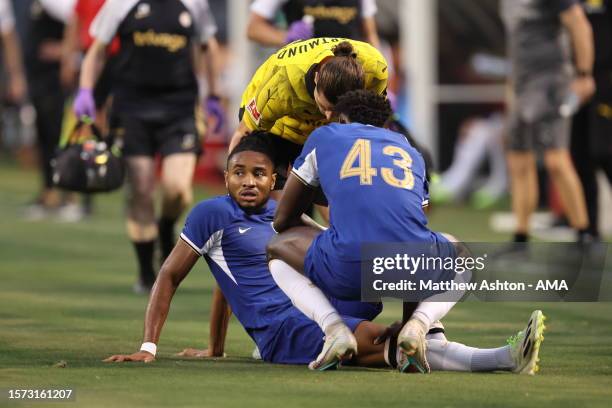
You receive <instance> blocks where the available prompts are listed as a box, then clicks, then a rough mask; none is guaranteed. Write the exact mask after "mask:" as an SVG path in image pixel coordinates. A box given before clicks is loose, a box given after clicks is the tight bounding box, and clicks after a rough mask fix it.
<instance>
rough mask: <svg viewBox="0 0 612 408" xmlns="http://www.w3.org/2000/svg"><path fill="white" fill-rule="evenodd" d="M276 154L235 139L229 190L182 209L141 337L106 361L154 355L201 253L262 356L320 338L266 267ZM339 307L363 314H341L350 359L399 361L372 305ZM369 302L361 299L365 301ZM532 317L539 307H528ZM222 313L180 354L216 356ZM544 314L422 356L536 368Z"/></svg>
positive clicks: (288, 352)
mask: <svg viewBox="0 0 612 408" xmlns="http://www.w3.org/2000/svg"><path fill="white" fill-rule="evenodd" d="M273 169H274V154H273V153H272V151H271V149H270V145H269V138H268V137H265V135H261V134H258V133H255V134H254V135H251V136H250V137H248V138H245V139H243V140H241V141H240V143H239V144H238V145H237V147H236V148H235V149H234V150H233V151H232V152H231V154H230V156H229V158H228V163H227V171H226V185H227V189H228V192H229V195H227V196H222V197H217V198H213V199H209V200H205V201H203V202H201V203H200V204H198V205H197V206H196V207H195V208H194V209H193V210H192V211H191V213H190V214H189V216H188V218H187V222H186V224H185V227H184V229H183V232H182V234H181V238H180V239H179V240H178V242H177V244H176V246H175V248H174V250H173V251H172V253H171V254H170V256H169V257H168V259H167V260H166V262H164V264H163V266H162V268H161V271H160V273H159V275H158V278H157V281H156V283H155V285H154V287H153V291H152V293H151V297H150V299H149V305H148V307H147V312H146V317H145V328H144V340H143V341H144V342H143V345H142V347H141V350H140V351H138V352H136V353H133V354H130V355H114V356H111V357H109V358H107V359H106V360H105V361H107V362H112V361H116V362H123V361H143V362H151V361H153V360H155V354H156V350H157V346H156V344H157V343H158V341H159V337H160V333H161V330H162V327H163V324H164V322H165V319H166V317H167V315H168V311H169V309H170V302H171V299H172V297H173V295H174V293H175V291H176V289H177V288H178V286H179V284H180V283H181V281H182V280H183V279H184V278H185V277H186V276H187V274H188V273H189V272H190V270H191V269H192V267H193V266H194V264H195V263H196V262H197V260H198V259H199V258H200V257H204V259H205V260H206V262H207V263H208V265H209V267H210V270H211V272H212V274H213V276H214V277H215V279H216V281H217V283H218V285H219V286H220V287H221V289H222V291H223V294H224V295H225V298H226V299H227V300H228V302H229V305H230V306H231V308H232V311H233V312H234V313H235V314H236V317H237V318H238V320H239V321H240V324H241V325H242V326H243V327H244V328H245V330H246V331H247V333H248V334H249V336H250V337H251V338H252V339H253V340H254V341H255V343H256V344H257V346H258V348H259V350H260V352H261V356H262V358H263V360H264V361H266V362H271V363H281V364H307V363H308V362H310V361H312V360H313V359H314V358H315V357H316V355H317V353H318V352H319V350H320V349H321V348H322V347H323V340H322V338H323V332H322V331H321V330H320V328H319V327H318V326H317V325H316V324H315V323H314V322H313V321H312V320H310V319H309V318H307V317H306V316H305V315H303V314H302V313H301V312H300V311H299V310H298V309H297V308H295V307H294V306H293V305H292V304H291V301H290V300H289V298H287V296H285V295H284V293H283V292H282V291H281V290H280V288H279V287H278V286H277V285H276V283H275V282H274V279H273V278H272V275H271V274H270V271H269V270H268V265H267V259H266V244H267V243H268V241H269V240H270V238H271V237H272V236H273V235H274V231H273V230H272V227H271V222H272V219H273V216H274V211H275V209H276V203H275V202H274V201H273V200H270V199H269V196H270V191H271V190H272V189H273V187H274V181H275V174H274V170H273ZM334 303H335V304H336V306H337V308H338V310H340V313H344V311H343V310H351V311H355V310H358V311H359V310H361V313H357V314H361V315H362V316H361V317H359V316H346V315H345V316H343V319H344V321H345V322H346V324H348V325H349V327H351V329H352V330H354V332H355V336H356V338H357V342H358V344H359V355H356V356H353V359H352V360H351V363H353V364H356V365H360V366H368V367H384V366H387V365H391V366H396V365H397V364H398V358H402V356H401V355H399V354H398V352H397V349H396V347H395V346H394V344H395V342H394V341H391V340H390V338H391V337H394V336H395V335H396V334H394V333H393V330H391V329H390V328H388V327H386V326H383V325H380V324H376V323H372V322H370V321H367V320H365V319H364V317H366V316H367V315H368V314H370V315H372V316H373V315H376V313H377V312H374V313H372V311H371V309H369V308H368V307H365V308H362V309H359V308H355V307H354V306H355V304H353V303H348V302H334ZM366 306H368V305H366ZM534 313H535V315H534V316H536V317H537V315H538V312H534ZM227 317H228V314H223V315H221V316H220V317H219V319H218V320H217V321H215V322H211V323H212V326H213V327H217V328H219V329H218V330H217V335H216V336H213V343H211V344H209V348H208V349H207V350H194V349H186V350H185V351H184V352H183V353H181V355H185V356H198V357H215V356H222V355H223V347H224V339H225V330H226V328H227ZM540 323H541V319H539V318H535V319H532V320H531V322H530V324H529V326H528V327H527V328H526V329H525V330H524V331H523V332H522V333H530V334H529V335H525V334H521V335H519V337H517V339H518V340H517V341H515V342H514V346H505V347H500V348H497V349H475V348H472V347H468V346H464V345H462V344H459V343H452V342H447V341H446V339H445V338H444V336H443V335H441V334H440V333H437V334H431V335H429V336H428V350H427V353H428V356H427V357H428V359H429V361H430V363H431V366H432V368H433V369H434V370H442V369H446V370H454V371H493V370H511V371H514V372H533V370H534V368H535V365H536V358H537V355H538V350H539V340H538V336H539V335H540V334H541V331H538V330H539V329H538V330H536V326H538V327H540V326H539V325H540Z"/></svg>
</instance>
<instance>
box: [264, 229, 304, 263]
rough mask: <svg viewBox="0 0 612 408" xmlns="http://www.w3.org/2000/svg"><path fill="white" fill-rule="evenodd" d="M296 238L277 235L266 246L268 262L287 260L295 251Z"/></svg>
mask: <svg viewBox="0 0 612 408" xmlns="http://www.w3.org/2000/svg"><path fill="white" fill-rule="evenodd" d="M297 243H298V242H297V238H296V237H294V236H292V235H287V234H278V235H276V236H274V237H273V238H272V239H271V240H270V242H269V243H268V245H267V246H266V252H267V255H268V261H271V260H272V259H284V260H287V259H288V258H289V257H290V256H291V255H292V254H295V252H296V250H297Z"/></svg>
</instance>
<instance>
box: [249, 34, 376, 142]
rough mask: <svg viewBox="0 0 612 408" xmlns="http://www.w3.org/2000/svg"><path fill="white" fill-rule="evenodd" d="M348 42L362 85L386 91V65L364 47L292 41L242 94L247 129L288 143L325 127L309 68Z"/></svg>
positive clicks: (330, 40) (323, 40)
mask: <svg viewBox="0 0 612 408" xmlns="http://www.w3.org/2000/svg"><path fill="white" fill-rule="evenodd" d="M342 41H348V42H349V43H351V45H352V46H353V49H354V50H355V53H356V54H357V61H358V62H359V63H360V64H361V65H362V67H363V70H364V73H365V87H366V89H369V90H371V91H374V92H377V93H379V94H382V93H383V92H384V91H385V90H386V88H387V78H388V72H387V61H386V60H385V58H384V57H383V56H382V54H381V53H380V52H379V51H378V50H377V49H376V48H374V47H373V46H371V45H370V44H368V43H365V42H361V41H355V40H347V39H344V38H313V39H310V40H305V41H298V42H293V43H291V44H288V45H286V46H285V47H284V48H281V49H280V50H279V51H277V52H276V53H275V54H273V55H272V56H271V57H270V58H268V60H267V61H266V62H264V63H263V64H262V65H261V66H260V67H259V69H258V70H257V72H255V75H254V76H253V79H252V80H251V82H250V83H249V85H248V86H247V88H246V90H245V91H244V94H243V95H242V103H241V107H242V110H243V111H242V115H243V116H242V120H243V121H244V123H245V124H246V126H247V127H248V128H249V129H250V130H267V131H270V132H271V133H273V134H275V135H278V136H280V137H282V138H284V139H287V140H289V141H291V142H293V143H297V144H304V142H305V141H306V139H307V138H308V135H310V133H311V132H312V131H313V130H315V129H316V128H317V127H319V126H323V125H325V124H327V123H328V121H327V120H326V119H325V116H323V114H322V113H321V112H319V108H318V107H317V104H316V103H315V100H314V96H313V92H314V69H313V68H314V67H315V66H316V64H318V63H319V62H321V60H323V59H324V58H326V57H331V56H333V55H334V54H333V52H332V50H333V48H334V47H335V46H336V45H338V43H340V42H342Z"/></svg>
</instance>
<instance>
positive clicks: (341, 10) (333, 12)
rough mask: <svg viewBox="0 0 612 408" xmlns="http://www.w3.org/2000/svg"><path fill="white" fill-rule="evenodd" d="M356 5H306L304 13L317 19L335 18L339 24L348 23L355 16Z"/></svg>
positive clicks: (357, 11) (356, 11)
mask: <svg viewBox="0 0 612 408" xmlns="http://www.w3.org/2000/svg"><path fill="white" fill-rule="evenodd" d="M358 13H359V10H358V9H357V7H325V6H314V7H313V6H306V7H304V14H305V15H308V16H313V17H314V18H315V19H317V20H336V21H337V22H339V23H340V24H348V23H350V22H351V21H353V20H354V19H355V17H357V14H358Z"/></svg>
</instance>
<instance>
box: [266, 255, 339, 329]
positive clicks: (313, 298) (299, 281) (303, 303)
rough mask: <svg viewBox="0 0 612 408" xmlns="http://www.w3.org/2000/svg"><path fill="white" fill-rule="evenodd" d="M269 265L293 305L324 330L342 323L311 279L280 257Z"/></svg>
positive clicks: (273, 275)
mask: <svg viewBox="0 0 612 408" xmlns="http://www.w3.org/2000/svg"><path fill="white" fill-rule="evenodd" d="M269 267H270V273H271V274H272V277H273V278H274V281H275V282H276V284H277V285H278V287H280V288H281V289H282V291H283V292H285V294H286V295H287V297H288V298H289V299H291V302H292V303H293V305H294V306H295V307H297V308H298V309H299V310H300V311H301V312H302V313H304V314H305V315H306V316H307V317H308V318H309V319H311V320H314V321H315V322H316V323H317V324H318V325H319V327H321V330H323V332H325V333H327V330H326V329H327V328H329V327H330V326H332V325H334V324H336V323H342V318H341V317H340V315H339V314H338V312H337V311H336V309H334V307H333V306H332V305H331V303H329V300H328V299H327V297H326V296H325V295H324V294H323V292H321V290H320V289H319V288H317V287H316V286H315V285H314V284H313V283H312V282H311V281H310V279H308V278H307V277H305V276H304V275H302V274H301V273H299V272H298V271H296V270H295V269H293V268H292V267H291V266H290V265H289V264H287V263H286V262H284V261H281V260H280V259H273V260H271V261H270V263H269Z"/></svg>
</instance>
